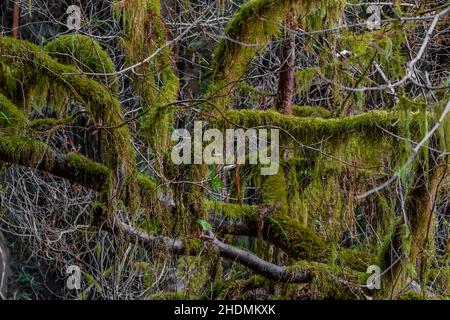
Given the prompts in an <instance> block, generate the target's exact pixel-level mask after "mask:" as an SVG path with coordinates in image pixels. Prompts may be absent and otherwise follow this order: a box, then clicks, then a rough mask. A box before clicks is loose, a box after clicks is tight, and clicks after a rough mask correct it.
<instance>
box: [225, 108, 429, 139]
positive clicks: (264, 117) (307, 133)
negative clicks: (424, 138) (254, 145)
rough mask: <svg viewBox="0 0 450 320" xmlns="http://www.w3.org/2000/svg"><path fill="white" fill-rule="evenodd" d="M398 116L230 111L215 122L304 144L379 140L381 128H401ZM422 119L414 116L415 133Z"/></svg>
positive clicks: (418, 114)
mask: <svg viewBox="0 0 450 320" xmlns="http://www.w3.org/2000/svg"><path fill="white" fill-rule="evenodd" d="M219 117H220V116H219ZM399 117H400V115H399V113H397V112H388V111H370V112H366V113H362V114H358V115H354V116H348V117H341V118H329V119H323V118H318V117H297V116H291V115H284V114H280V113H278V112H276V111H271V110H269V111H259V110H230V111H227V112H225V113H224V114H223V117H220V118H219V119H218V120H216V124H217V125H218V126H221V127H224V126H227V127H228V126H235V125H237V126H242V127H246V128H251V127H258V126H269V127H277V128H280V129H282V130H284V131H286V132H288V133H289V134H290V135H292V136H293V137H294V138H296V139H297V140H299V141H301V142H302V143H305V142H310V141H318V140H321V139H322V138H324V137H330V136H332V137H335V138H336V137H339V136H341V135H345V134H350V133H357V134H358V135H359V136H368V137H370V138H372V139H373V140H377V139H378V137H381V136H383V135H387V133H386V131H383V130H382V128H384V129H386V130H389V131H390V132H392V133H397V132H398V130H400V129H401V128H400V127H399V126H395V125H394V124H395V123H396V122H397V120H398V119H399ZM423 117H424V116H423V113H412V114H411V124H410V125H411V130H412V131H414V130H416V129H418V127H419V126H418V125H419V123H421V121H423V120H424V118H423ZM280 134H281V135H284V136H285V137H286V134H285V133H283V132H280Z"/></svg>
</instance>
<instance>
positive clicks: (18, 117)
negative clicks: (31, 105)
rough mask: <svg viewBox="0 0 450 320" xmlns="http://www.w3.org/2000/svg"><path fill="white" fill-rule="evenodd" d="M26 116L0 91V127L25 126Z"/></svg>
mask: <svg viewBox="0 0 450 320" xmlns="http://www.w3.org/2000/svg"><path fill="white" fill-rule="evenodd" d="M26 123H27V118H26V117H25V115H24V114H23V112H22V111H20V110H19V108H17V107H16V106H15V105H14V104H13V103H12V102H11V101H10V100H9V99H8V98H6V97H5V96H4V95H3V94H1V93H0V128H3V127H9V126H14V127H15V129H18V128H20V127H23V126H25V124H26Z"/></svg>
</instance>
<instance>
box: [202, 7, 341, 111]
mask: <svg viewBox="0 0 450 320" xmlns="http://www.w3.org/2000/svg"><path fill="white" fill-rule="evenodd" d="M342 9H343V1H340V0H320V1H316V2H314V1H308V0H252V1H249V2H247V3H246V4H244V5H243V6H242V7H241V8H240V9H239V10H238V11H237V12H236V14H235V15H234V17H233V18H232V20H231V21H230V22H229V23H228V25H227V27H226V29H225V35H224V37H223V39H222V40H220V41H219V43H218V45H217V47H216V50H215V52H214V60H213V79H212V82H211V85H210V88H209V93H208V94H209V95H210V96H211V97H213V96H219V98H215V99H213V102H212V103H213V104H215V105H216V106H217V107H218V108H219V109H227V108H228V105H227V104H228V103H229V102H230V95H229V92H231V91H233V86H234V85H235V82H236V81H237V80H239V79H240V78H241V77H242V76H243V75H244V72H245V70H246V68H247V66H248V65H249V63H250V61H251V60H252V59H253V58H254V56H255V54H256V52H257V51H258V50H260V49H261V48H263V47H265V46H266V44H267V43H268V42H269V41H270V40H271V39H272V38H273V37H274V36H276V35H277V34H278V33H279V31H280V29H281V28H280V27H281V22H282V21H283V19H284V17H285V16H286V14H287V12H295V13H297V14H298V16H299V17H301V18H305V19H306V20H308V19H310V18H312V17H315V18H317V19H321V18H323V16H324V15H323V14H322V13H323V12H324V11H325V10H328V12H327V14H326V15H325V17H327V18H329V19H335V18H336V16H337V15H336V12H340V11H342ZM316 12H320V13H321V14H319V15H314V13H316Z"/></svg>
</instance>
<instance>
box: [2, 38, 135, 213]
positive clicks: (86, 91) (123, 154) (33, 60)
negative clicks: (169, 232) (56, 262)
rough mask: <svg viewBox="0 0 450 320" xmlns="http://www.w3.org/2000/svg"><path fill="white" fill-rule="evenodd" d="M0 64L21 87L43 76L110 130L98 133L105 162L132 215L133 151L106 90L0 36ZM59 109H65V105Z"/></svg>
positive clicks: (32, 49)
mask: <svg viewBox="0 0 450 320" xmlns="http://www.w3.org/2000/svg"><path fill="white" fill-rule="evenodd" d="M0 62H1V65H2V66H5V65H8V67H9V68H10V69H11V70H13V73H14V74H15V76H17V78H16V79H18V80H20V82H21V83H22V86H23V87H24V88H33V86H34V84H35V81H36V79H35V77H36V75H39V76H40V77H44V78H45V79H46V80H45V81H46V82H47V83H51V84H52V85H55V84H57V85H58V87H61V88H65V89H66V92H68V93H70V94H71V95H72V96H73V98H75V100H77V101H79V102H82V103H83V104H84V105H85V106H86V109H87V111H88V112H89V114H90V116H91V118H92V119H93V121H94V122H95V123H96V124H97V125H99V126H102V127H103V126H104V127H107V128H108V127H111V128H112V130H108V132H106V131H102V132H101V139H102V142H103V148H104V150H105V151H106V155H107V157H106V163H107V165H108V166H109V167H110V168H117V167H120V171H121V175H122V177H121V178H122V179H123V181H124V184H123V188H122V189H121V190H120V194H118V196H119V197H118V198H122V197H123V198H124V199H125V202H126V203H127V204H128V205H129V209H130V212H135V211H136V209H137V207H138V205H139V197H136V191H137V184H136V180H135V179H136V175H135V170H136V168H135V152H134V148H133V147H132V146H131V144H130V139H131V138H130V132H129V130H128V127H127V126H125V125H124V119H123V115H122V109H121V105H120V103H119V101H118V100H117V99H116V98H115V97H114V96H113V95H112V94H111V92H110V90H108V88H106V87H105V86H104V85H102V84H101V83H98V82H97V81H94V80H92V79H89V78H87V77H85V76H83V75H81V74H80V73H79V71H78V70H77V69H76V68H75V67H72V66H67V65H63V64H60V63H58V62H56V61H55V60H54V59H52V58H51V57H50V56H49V55H48V54H47V53H46V52H45V51H44V50H43V49H42V48H40V47H38V46H36V45H33V44H31V43H29V42H26V41H21V40H17V39H14V38H9V37H0ZM5 82H7V79H5V78H4V74H0V85H2V84H3V83H5ZM63 96H64V95H63ZM58 100H60V99H58ZM59 108H63V109H64V108H67V104H64V106H59ZM114 172H115V173H116V172H117V170H114Z"/></svg>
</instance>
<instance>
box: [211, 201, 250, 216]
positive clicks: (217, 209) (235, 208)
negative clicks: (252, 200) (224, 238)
mask: <svg viewBox="0 0 450 320" xmlns="http://www.w3.org/2000/svg"><path fill="white" fill-rule="evenodd" d="M204 206H205V209H206V210H207V211H208V212H210V213H214V214H217V215H221V216H224V217H226V218H228V219H230V220H239V219H245V218H251V219H255V218H256V217H257V216H258V207H257V206H250V205H240V204H233V203H224V202H219V201H208V200H206V201H205V202H204Z"/></svg>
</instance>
